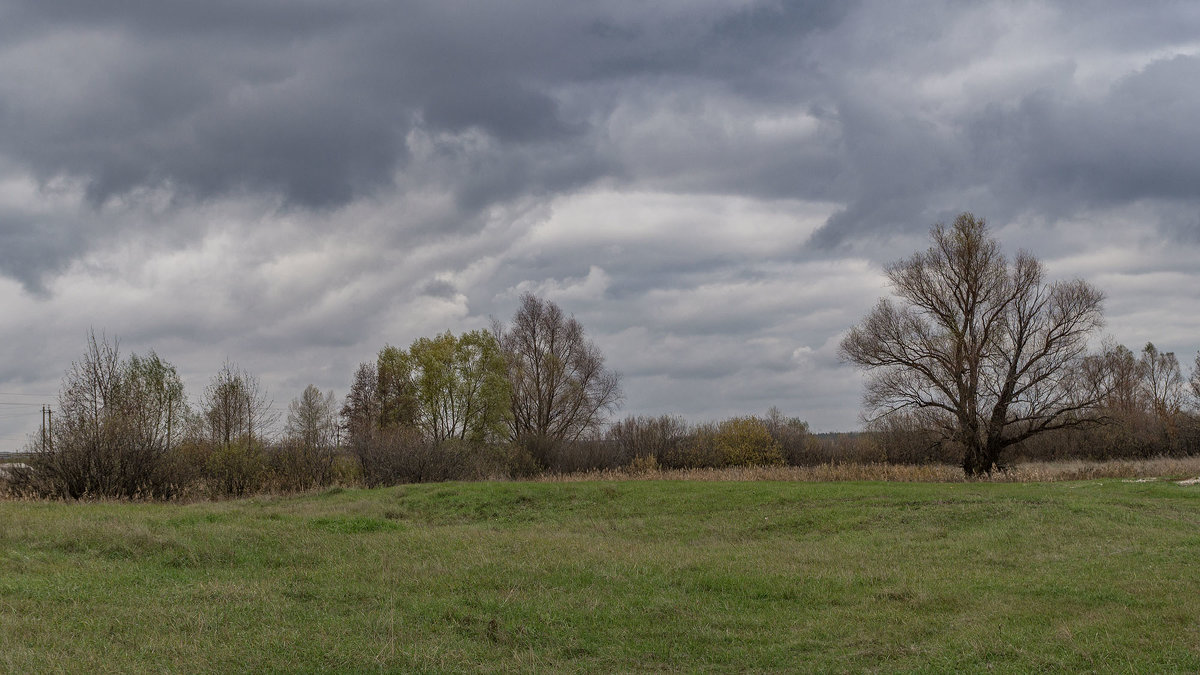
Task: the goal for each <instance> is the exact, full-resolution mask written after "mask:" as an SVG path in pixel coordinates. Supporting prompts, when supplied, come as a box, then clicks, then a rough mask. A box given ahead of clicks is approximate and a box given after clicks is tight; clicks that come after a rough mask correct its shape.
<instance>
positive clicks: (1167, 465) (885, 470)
mask: <svg viewBox="0 0 1200 675" xmlns="http://www.w3.org/2000/svg"><path fill="white" fill-rule="evenodd" d="M1197 476H1200V457H1184V458H1166V457H1161V458H1155V459H1144V460H1112V461H1104V462H1085V461H1063V462H1030V463H1026V464H1018V465H1016V466H1014V467H1011V468H1009V469H1006V470H1004V471H998V472H996V473H994V474H992V475H991V476H989V477H983V478H975V479H971V480H976V481H993V482H1003V483H1029V482H1054V481H1067V480H1092V479H1097V478H1126V479H1137V478H1156V479H1164V480H1182V479H1187V478H1194V477H1197ZM534 480H536V481H539V482H573V481H593V480H690V481H763V480H775V481H812V482H819V481H892V482H921V483H962V482H966V481H967V480H968V479H967V478H966V476H964V475H963V471H962V469H961V468H960V467H957V466H952V465H949V464H822V465H820V466H804V467H796V466H750V467H728V468H724V469H665V470H649V471H645V470H644V471H629V470H623V469H622V470H615V471H614V470H607V471H588V472H582V473H571V474H556V475H545V476H541V477H539V478H536V479H534Z"/></svg>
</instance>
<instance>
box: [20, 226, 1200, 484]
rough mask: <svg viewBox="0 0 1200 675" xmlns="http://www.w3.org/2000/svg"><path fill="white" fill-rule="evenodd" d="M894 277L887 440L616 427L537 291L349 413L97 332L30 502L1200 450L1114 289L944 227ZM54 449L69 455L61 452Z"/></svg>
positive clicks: (401, 356) (753, 425) (359, 398)
mask: <svg viewBox="0 0 1200 675" xmlns="http://www.w3.org/2000/svg"><path fill="white" fill-rule="evenodd" d="M931 238H932V241H933V245H932V246H931V247H930V248H929V249H928V251H924V252H919V253H917V254H914V255H913V256H911V257H909V258H906V259H903V260H901V261H898V262H896V263H894V264H892V265H890V266H888V267H887V269H886V272H887V275H888V277H889V279H890V280H891V282H892V287H893V291H894V295H895V296H896V297H895V298H894V299H891V298H887V299H883V300H881V301H880V302H879V304H878V305H877V306H876V307H875V308H874V309H873V310H872V311H871V312H870V313H869V314H868V315H867V316H866V317H865V318H864V319H863V321H862V322H861V323H859V324H858V325H856V326H855V327H854V328H852V329H851V330H850V331H849V333H848V334H847V335H846V337H845V338H844V339H843V341H842V343H841V354H842V357H843V359H844V360H845V361H847V362H849V363H853V364H856V365H858V366H860V367H862V368H864V369H866V370H867V371H868V373H869V377H868V381H867V388H866V393H865V396H864V401H865V403H866V413H865V419H866V429H865V431H863V432H857V433H849V434H821V435H814V434H811V433H810V432H809V427H808V424H807V423H806V422H804V421H803V420H801V419H799V418H795V417H788V416H786V415H784V414H783V413H782V412H780V411H779V410H778V409H775V408H772V409H771V410H770V411H768V413H767V414H766V415H765V416H761V417H759V416H744V417H733V418H730V419H726V420H722V421H719V422H710V423H700V424H689V423H688V422H686V421H685V420H683V419H682V418H679V417H675V416H670V415H666V416H660V417H633V416H631V417H627V418H625V419H623V420H619V421H615V422H612V421H610V419H609V418H610V415H611V414H612V413H613V412H615V410H616V409H617V407H618V405H619V403H620V401H621V397H622V392H621V386H620V377H619V375H618V373H616V372H615V371H613V370H612V369H610V368H608V367H607V366H606V364H605V359H604V356H603V355H602V354H601V352H600V350H599V349H598V348H597V347H596V345H595V344H594V343H593V342H592V341H591V340H589V339H588V338H587V336H586V333H585V331H584V329H583V327H582V326H581V325H580V324H579V322H578V321H577V320H576V319H575V318H574V317H573V316H569V315H567V314H565V313H564V312H563V310H562V309H561V308H560V307H559V306H558V305H557V304H555V303H553V302H550V301H548V300H545V299H543V298H539V297H537V296H535V295H531V294H526V295H524V296H522V298H521V299H520V303H519V306H518V308H517V310H516V312H515V314H514V316H513V318H512V320H511V321H510V322H509V323H507V324H506V323H502V322H499V321H493V323H492V325H491V326H490V327H489V328H488V329H479V330H474V331H470V332H466V333H463V334H461V335H457V336H456V335H454V334H452V333H450V332H446V333H443V334H441V335H437V336H434V337H432V338H429V337H422V338H419V339H417V340H416V341H414V342H413V343H412V344H411V345H409V346H408V348H406V349H404V348H399V347H395V346H392V345H385V346H384V347H383V348H382V349H380V351H379V352H378V353H377V354H376V357H375V359H374V360H372V361H368V362H363V363H361V364H359V366H358V367H357V369H356V370H355V372H354V374H353V378H352V383H351V385H350V390H349V392H348V393H347V395H346V396H345V397H344V399H342V400H340V401H339V400H337V399H336V398H335V396H334V394H333V392H322V391H321V390H320V389H318V388H317V387H316V386H313V385H309V386H308V387H306V388H305V390H304V391H303V392H302V393H301V395H300V396H299V397H297V398H296V399H295V400H293V401H292V402H291V403H290V404H289V406H288V407H287V415H286V421H285V424H284V426H283V432H282V433H281V434H279V433H275V429H276V427H277V425H278V421H279V417H280V413H279V411H278V410H277V409H276V408H275V407H274V404H273V402H272V401H271V400H270V399H269V397H268V395H267V393H266V391H265V390H264V388H263V387H262V386H261V384H260V383H259V381H258V379H257V378H255V377H254V376H253V375H252V374H250V373H248V372H246V371H245V370H243V369H241V368H239V367H238V366H237V365H236V364H232V363H226V364H224V365H223V366H222V368H221V369H220V370H219V371H218V372H217V373H216V374H215V375H214V376H213V377H212V378H211V380H210V382H209V383H208V386H207V387H206V388H205V389H204V391H203V393H202V395H201V396H200V398H199V401H198V403H197V404H196V405H195V406H192V405H190V404H189V402H188V398H187V397H186V396H185V393H184V387H183V383H182V381H181V380H180V378H179V375H178V373H177V372H176V369H175V367H174V366H173V365H171V364H170V363H168V362H166V361H164V360H163V359H161V358H160V357H159V356H158V355H157V354H155V353H154V352H153V351H151V352H150V353H149V354H147V355H145V356H141V355H137V354H133V355H130V356H128V357H127V358H123V357H122V356H121V355H120V352H119V349H118V345H117V343H116V342H115V341H113V342H109V341H108V340H107V339H106V338H105V337H103V336H100V337H97V336H96V335H95V334H94V333H92V334H90V335H89V337H88V343H87V349H86V351H85V354H84V356H83V357H82V358H81V359H80V360H79V361H77V362H75V363H73V364H72V365H71V367H70V368H69V369H68V371H67V373H66V375H65V376H64V379H63V384H62V389H61V393H60V395H59V401H58V410H57V414H56V415H55V416H54V417H53V422H52V425H51V426H52V428H50V429H47V430H45V431H44V433H43V434H42V435H41V437H40V441H39V439H38V438H36V437H35V438H34V439H33V442H32V443H31V447H30V448H29V450H30V453H29V460H28V462H27V465H26V466H24V467H20V468H18V469H17V470H10V471H9V472H8V473H9V476H8V479H7V484H8V489H9V490H10V491H12V492H16V493H18V494H28V495H38V496H49V497H59V498H81V497H126V498H159V499H170V498H174V497H178V496H183V495H210V496H222V495H241V494H247V493H251V492H257V491H262V490H277V491H293V490H304V489H311V488H315V487H320V486H327V485H331V484H335V483H336V484H361V485H367V486H378V485H389V484H396V483H403V482H420V481H435V480H450V479H481V478H489V477H499V478H503V477H519V476H528V475H532V474H536V473H539V472H574V471H588V470H596V469H626V470H630V471H634V472H637V471H654V470H657V469H671V468H704V467H726V466H742V465H772V464H776V465H782V464H789V465H798V466H804V465H815V464H825V463H838V462H892V463H929V462H939V463H960V464H961V466H962V467H963V470H964V472H965V473H966V474H967V475H968V476H974V475H980V474H988V473H991V472H992V471H995V470H997V469H1002V468H1003V467H1004V466H1005V464H1006V463H1013V462H1017V461H1022V460H1037V459H1042V460H1046V459H1050V460H1054V459H1068V458H1071V459H1074V458H1083V459H1113V458H1143V457H1151V456H1157V455H1183V454H1193V453H1195V452H1197V451H1198V450H1200V354H1197V356H1196V360H1195V363H1194V366H1193V368H1192V369H1191V373H1190V377H1189V376H1185V374H1184V371H1183V368H1182V366H1181V364H1180V362H1179V360H1178V359H1177V358H1176V356H1175V354H1173V353H1171V352H1161V351H1159V350H1158V349H1157V348H1156V347H1155V346H1154V345H1153V344H1147V345H1145V346H1144V347H1143V349H1142V350H1141V351H1140V352H1138V353H1136V354H1135V353H1134V352H1133V351H1132V350H1130V349H1128V348H1127V347H1125V346H1123V345H1118V344H1115V343H1112V342H1104V343H1103V344H1102V345H1101V346H1100V348H1099V349H1098V350H1094V351H1090V350H1089V344H1090V342H1091V341H1092V340H1094V338H1095V334H1096V332H1097V331H1098V330H1099V329H1100V327H1101V325H1102V314H1101V306H1102V301H1103V294H1102V293H1101V292H1100V291H1098V290H1097V289H1095V288H1093V287H1092V286H1091V285H1089V284H1087V283H1086V282H1084V281H1081V280H1072V281H1065V282H1063V281H1049V280H1047V279H1046V275H1045V270H1044V267H1043V265H1042V263H1041V262H1040V261H1038V260H1037V259H1036V258H1035V257H1034V256H1032V255H1031V254H1029V253H1026V252H1021V253H1020V254H1018V255H1017V257H1016V258H1014V259H1013V260H1011V261H1010V260H1009V259H1008V258H1006V257H1005V256H1004V255H1003V254H1002V253H1001V252H1000V247H999V244H998V243H997V242H996V240H995V239H994V238H992V237H991V236H990V233H989V232H988V229H987V226H986V223H985V222H984V221H983V220H982V219H979V218H976V217H975V216H973V215H971V214H969V213H964V214H962V215H960V216H959V217H958V218H957V219H956V220H955V222H954V223H953V224H952V225H950V226H944V225H936V226H934V228H933V229H932V231H931ZM47 441H49V442H47Z"/></svg>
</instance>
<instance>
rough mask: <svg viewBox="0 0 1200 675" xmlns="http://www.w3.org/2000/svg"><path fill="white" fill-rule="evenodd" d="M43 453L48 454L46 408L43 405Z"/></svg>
mask: <svg viewBox="0 0 1200 675" xmlns="http://www.w3.org/2000/svg"><path fill="white" fill-rule="evenodd" d="M42 452H46V406H45V405H42Z"/></svg>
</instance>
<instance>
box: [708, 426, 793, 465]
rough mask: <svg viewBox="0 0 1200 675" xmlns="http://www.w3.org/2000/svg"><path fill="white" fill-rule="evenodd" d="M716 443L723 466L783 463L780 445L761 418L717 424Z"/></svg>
mask: <svg viewBox="0 0 1200 675" xmlns="http://www.w3.org/2000/svg"><path fill="white" fill-rule="evenodd" d="M713 443H714V445H715V447H716V451H717V454H718V456H719V457H720V461H721V464H722V465H723V466H760V465H775V464H783V454H782V452H781V447H780V445H779V442H778V441H776V440H775V439H774V438H773V437H772V436H771V432H770V431H768V429H767V425H766V424H765V423H764V422H763V421H762V420H760V419H758V418H757V417H732V418H730V419H727V420H724V421H722V422H721V423H720V424H719V425H717V430H716V433H715V434H714V436H713Z"/></svg>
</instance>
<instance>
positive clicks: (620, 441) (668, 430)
mask: <svg viewBox="0 0 1200 675" xmlns="http://www.w3.org/2000/svg"><path fill="white" fill-rule="evenodd" d="M687 437H688V428H687V423H686V422H684V421H683V418H680V417H672V416H670V415H662V416H660V417H633V416H630V417H626V418H625V419H624V420H621V421H620V422H617V423H615V424H613V425H612V426H611V427H609V429H608V434H607V435H606V438H607V440H608V441H609V442H610V443H612V444H613V445H614V446H615V449H614V452H615V454H616V455H617V457H618V459H619V461H620V463H621V464H625V463H628V462H631V461H633V459H634V458H636V457H639V456H642V457H653V458H655V460H656V461H661V460H662V458H663V457H666V456H668V455H671V454H673V453H676V452H678V450H679V447H680V445H681V444H682V443H684V442H685V441H686V440H687Z"/></svg>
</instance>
